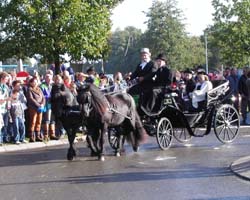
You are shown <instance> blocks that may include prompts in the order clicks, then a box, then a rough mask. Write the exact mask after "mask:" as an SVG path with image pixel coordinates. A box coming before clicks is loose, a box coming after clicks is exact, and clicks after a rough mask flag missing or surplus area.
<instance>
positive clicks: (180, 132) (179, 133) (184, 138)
mask: <svg viewBox="0 0 250 200" xmlns="http://www.w3.org/2000/svg"><path fill="white" fill-rule="evenodd" d="M174 138H175V139H176V140H177V141H178V142H180V143H185V142H189V141H190V140H191V139H192V136H191V135H190V134H189V132H188V130H187V129H186V128H175V129H174Z"/></svg>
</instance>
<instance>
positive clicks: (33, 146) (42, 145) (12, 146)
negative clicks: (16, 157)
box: [0, 136, 86, 153]
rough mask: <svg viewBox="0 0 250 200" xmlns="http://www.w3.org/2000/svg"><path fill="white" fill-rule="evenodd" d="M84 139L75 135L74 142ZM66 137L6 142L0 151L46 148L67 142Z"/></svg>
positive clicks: (0, 147) (84, 138)
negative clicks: (30, 141) (39, 140)
mask: <svg viewBox="0 0 250 200" xmlns="http://www.w3.org/2000/svg"><path fill="white" fill-rule="evenodd" d="M85 140H86V137H85V136H81V137H77V138H76V139H75V142H74V143H77V142H80V141H81V142H82V141H83V142H84V141H85ZM68 143H69V142H68V139H60V140H50V141H48V142H33V143H23V144H7V145H3V146H0V153H2V152H15V151H21V150H27V149H36V148H46V147H51V146H57V145H64V144H68Z"/></svg>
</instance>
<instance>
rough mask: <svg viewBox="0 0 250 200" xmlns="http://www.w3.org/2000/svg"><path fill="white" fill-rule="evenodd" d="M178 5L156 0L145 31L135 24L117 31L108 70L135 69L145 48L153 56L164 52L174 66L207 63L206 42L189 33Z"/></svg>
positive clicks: (113, 38)
mask: <svg viewBox="0 0 250 200" xmlns="http://www.w3.org/2000/svg"><path fill="white" fill-rule="evenodd" d="M176 4H177V1H176V0H167V1H165V2H162V1H154V2H153V4H152V7H151V8H150V9H149V12H148V13H146V16H147V18H148V20H147V22H146V23H147V27H148V28H147V30H146V31H145V32H144V33H142V31H141V30H138V29H136V28H132V27H127V28H126V29H125V30H124V31H121V30H116V31H115V32H114V33H113V35H112V37H111V42H110V43H111V47H112V48H111V55H110V57H109V59H108V61H109V62H108V65H107V67H106V69H110V70H111V69H112V70H113V69H115V68H116V69H120V71H126V72H128V71H133V70H134V68H135V65H136V64H137V63H138V62H139V59H140V57H139V52H140V48H142V47H148V48H150V51H151V53H152V58H153V59H154V58H155V57H156V56H157V54H158V53H165V54H166V55H167V57H168V62H169V64H170V65H171V68H176V69H183V68H186V67H193V66H195V65H200V64H204V63H205V49H204V45H203V43H202V41H201V40H200V38H199V37H189V36H188V35H187V33H186V32H185V25H184V23H183V21H184V18H183V16H182V12H181V10H179V9H178V8H177V7H176ZM125 52H126V53H125ZM114 71H115V70H114Z"/></svg>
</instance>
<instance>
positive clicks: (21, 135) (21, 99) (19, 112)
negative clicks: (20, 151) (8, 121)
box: [10, 80, 27, 144]
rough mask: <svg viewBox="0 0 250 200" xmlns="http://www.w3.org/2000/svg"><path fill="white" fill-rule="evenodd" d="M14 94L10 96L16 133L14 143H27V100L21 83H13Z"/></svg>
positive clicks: (11, 112)
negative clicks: (25, 113)
mask: <svg viewBox="0 0 250 200" xmlns="http://www.w3.org/2000/svg"><path fill="white" fill-rule="evenodd" d="M12 87H13V89H12V92H11V94H10V98H11V108H10V116H11V118H12V122H13V131H14V143H15V144H20V143H21V142H22V143H27V141H26V140H25V124H24V122H25V117H24V110H26V109H27V105H26V104H27V99H26V97H25V96H24V94H23V92H22V89H21V81H18V80H16V81H13V83H12Z"/></svg>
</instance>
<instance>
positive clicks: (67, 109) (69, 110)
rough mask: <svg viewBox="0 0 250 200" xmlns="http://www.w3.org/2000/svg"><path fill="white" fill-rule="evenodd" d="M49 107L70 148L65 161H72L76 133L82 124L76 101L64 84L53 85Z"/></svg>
mask: <svg viewBox="0 0 250 200" xmlns="http://www.w3.org/2000/svg"><path fill="white" fill-rule="evenodd" d="M51 106H52V112H53V113H54V115H55V120H56V123H58V122H59V121H60V122H61V124H62V125H63V127H64V129H65V130H66V132H67V135H68V141H69V145H70V146H69V149H68V153H67V159H68V160H73V158H74V157H75V156H76V151H75V147H74V140H75V137H76V132H77V130H78V128H79V127H80V126H82V124H83V122H82V116H81V112H80V109H79V104H78V102H77V99H76V97H75V96H74V95H73V94H72V93H71V91H70V90H69V89H68V88H66V87H65V86H64V84H61V83H59V84H55V85H53V87H52V91H51Z"/></svg>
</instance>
